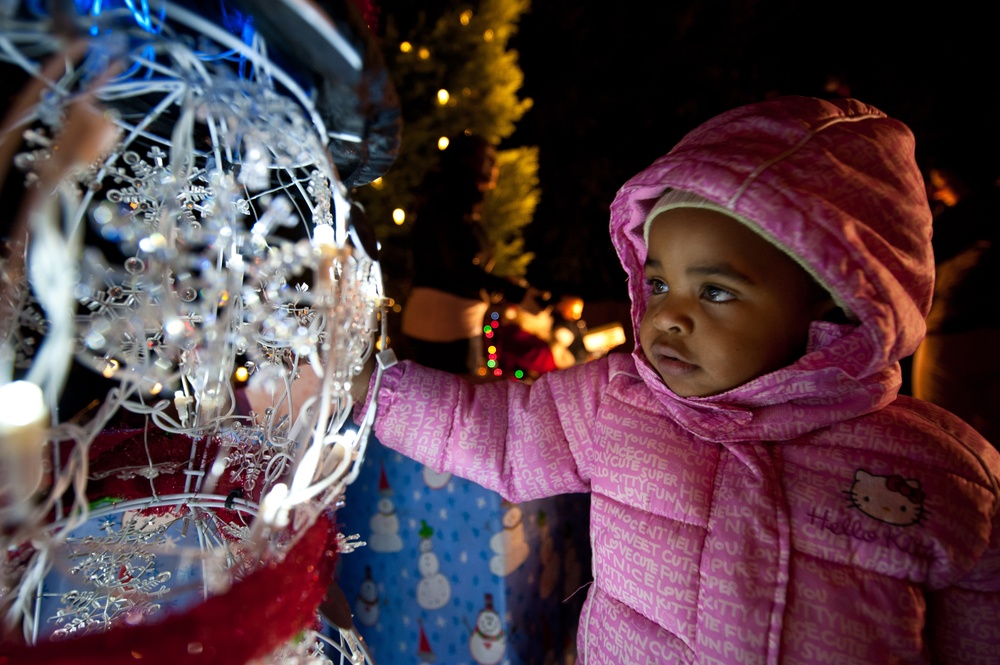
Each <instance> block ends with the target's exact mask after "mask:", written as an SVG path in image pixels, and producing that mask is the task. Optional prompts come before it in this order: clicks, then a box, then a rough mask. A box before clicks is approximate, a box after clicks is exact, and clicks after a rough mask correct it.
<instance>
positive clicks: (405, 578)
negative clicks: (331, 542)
mask: <svg viewBox="0 0 1000 665" xmlns="http://www.w3.org/2000/svg"><path fill="white" fill-rule="evenodd" d="M345 501H346V504H345V505H344V506H343V507H342V508H341V509H340V510H339V511H338V512H337V519H338V520H339V528H340V530H341V532H342V533H344V534H357V535H358V536H359V537H360V540H362V541H364V542H365V543H366V544H365V545H364V546H362V547H359V548H358V549H356V550H355V551H353V552H350V553H346V554H344V555H343V556H342V557H341V558H340V561H339V563H338V569H337V571H336V579H337V581H338V583H339V585H340V587H341V590H342V591H343V592H344V594H345V596H346V597H347V599H348V601H349V602H350V604H351V610H352V613H353V621H354V625H355V628H356V629H357V631H358V632H359V633H360V635H361V636H362V637H363V639H364V640H365V642H366V644H367V646H368V649H369V651H370V653H371V656H372V659H373V660H374V662H375V663H378V664H379V665H393V664H395V663H406V664H410V663H415V662H439V663H452V664H455V665H463V664H465V665H492V664H495V663H505V664H509V665H522V664H523V665H529V664H542V663H573V662H574V661H575V658H576V628H577V624H578V620H579V615H580V609H581V606H582V604H583V601H584V598H585V597H586V586H587V584H588V583H589V582H590V581H591V579H592V578H591V573H590V543H589V534H588V529H587V525H588V521H589V508H590V497H589V495H586V494H571V495H564V496H558V497H553V498H549V499H540V500H536V501H530V502H526V503H521V504H513V503H510V502H507V501H505V500H503V499H502V498H501V497H500V495H498V494H497V493H495V492H492V491H490V490H487V489H484V488H482V487H480V486H479V485H476V484H474V483H471V482H469V481H467V480H464V479H462V478H458V477H456V476H452V475H451V474H447V473H444V474H440V473H436V472H435V471H433V470H432V469H430V468H428V467H425V466H424V465H422V464H420V463H419V462H415V461H413V460H411V459H409V458H407V457H405V456H403V455H400V454H399V453H396V452H394V451H392V450H390V449H388V448H386V447H385V446H383V445H382V444H381V443H380V442H379V441H378V440H377V439H376V438H375V437H374V436H372V437H371V439H370V441H369V444H368V450H367V452H366V455H365V461H364V464H363V466H362V470H361V473H360V475H359V476H358V478H357V480H356V481H355V482H354V483H353V484H352V485H351V486H350V487H349V489H348V491H347V496H346V500H345Z"/></svg>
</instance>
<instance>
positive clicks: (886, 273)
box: [611, 97, 934, 440]
mask: <svg viewBox="0 0 1000 665" xmlns="http://www.w3.org/2000/svg"><path fill="white" fill-rule="evenodd" d="M667 189H678V190H682V191H685V192H689V193H692V194H695V195H697V196H699V197H701V198H703V199H705V200H707V201H708V202H709V204H710V205H712V206H713V207H716V206H717V207H718V209H719V210H721V211H723V212H727V213H730V214H731V215H732V216H733V217H735V218H737V219H739V220H741V221H743V223H745V224H747V225H748V226H750V227H751V228H752V229H753V230H755V231H756V232H757V233H759V234H761V235H762V236H763V237H764V238H766V239H767V240H769V241H770V242H773V243H774V244H776V245H777V246H779V247H780V248H782V249H783V250H784V251H785V252H786V253H788V254H789V255H791V256H792V258H794V259H795V260H796V261H797V262H798V263H800V264H801V265H803V266H804V267H805V268H806V269H807V270H808V271H809V272H810V273H812V274H813V275H814V277H816V278H817V280H818V281H819V282H820V283H821V284H823V285H824V286H825V287H826V288H827V289H828V290H829V291H830V292H831V294H833V296H834V298H835V299H836V300H837V301H838V302H839V303H840V304H842V305H844V306H846V307H847V308H848V309H849V310H850V311H851V313H852V314H853V316H854V317H855V318H856V320H857V321H858V323H857V325H851V326H846V325H844V326H840V325H836V324H829V323H819V322H817V323H815V324H814V325H813V336H812V339H811V340H810V345H809V349H808V351H807V353H806V355H805V356H803V357H802V358H801V359H799V360H798V361H796V362H795V363H793V364H792V365H790V366H788V367H786V368H782V369H779V370H777V371H776V372H772V373H771V374H767V375H765V376H763V377H758V378H757V379H754V380H752V381H750V382H748V383H747V384H744V385H742V386H738V387H736V388H733V389H731V390H729V391H727V392H725V393H722V394H720V395H713V396H710V397H701V398H681V397H678V396H677V395H675V394H674V393H672V392H671V391H670V390H669V389H668V388H667V387H666V386H665V385H664V384H663V382H662V381H661V380H660V378H659V375H658V374H657V372H656V371H655V369H653V367H652V366H651V365H650V364H649V363H648V362H647V361H646V359H645V357H644V356H643V353H642V349H641V347H640V345H639V335H638V330H639V322H640V320H641V318H642V315H643V313H644V312H645V310H646V303H647V297H648V293H647V289H646V286H645V281H644V276H643V263H644V262H645V260H646V245H645V242H644V239H643V227H644V223H645V220H646V217H647V215H648V214H649V212H650V210H651V209H652V207H653V205H654V204H655V203H656V201H657V200H658V199H659V198H660V196H661V195H662V194H663V193H664V192H665V191H666V190H667ZM931 221H932V220H931V211H930V208H929V206H928V204H927V195H926V190H925V188H924V182H923V178H922V175H921V173H920V170H919V168H918V166H917V163H916V160H915V158H914V139H913V134H912V132H911V131H910V130H909V128H907V127H906V125H904V124H903V123H901V122H899V121H897V120H894V119H892V118H889V117H888V116H886V115H885V113H883V112H881V111H880V110H878V109H876V108H874V107H872V106H869V105H867V104H864V103H862V102H860V101H857V100H853V99H839V100H821V99H813V98H809V97H781V98H777V99H772V100H769V101H765V102H761V103H757V104H750V105H747V106H743V107H739V108H736V109H733V110H731V111H728V112H726V113H723V114H721V115H719V116H716V117H715V118H713V119H711V120H709V121H707V122H705V123H704V124H702V125H700V126H699V127H697V128H696V129H694V130H693V131H691V132H690V133H689V134H687V135H686V136H685V137H684V138H683V139H682V140H681V141H680V142H679V143H678V144H677V145H676V146H675V147H674V148H673V149H672V150H671V151H670V152H669V153H668V154H666V155H664V156H663V157H661V158H659V159H657V160H656V161H655V162H654V163H653V164H652V165H650V166H649V167H648V168H646V169H644V170H643V171H642V172H640V173H639V174H637V175H636V176H635V177H633V178H632V179H630V180H629V181H628V182H626V183H625V184H624V185H623V186H622V187H621V189H620V190H619V191H618V194H617V196H616V197H615V200H614V202H613V203H612V205H611V238H612V242H613V243H614V246H615V249H616V251H617V252H618V256H619V258H620V260H621V262H622V265H623V267H624V268H625V271H626V272H627V274H628V288H629V296H630V298H631V301H632V324H633V327H634V330H635V340H636V346H635V350H634V352H633V355H634V356H635V359H636V363H637V365H638V368H639V372H640V374H641V375H642V377H643V379H644V380H645V382H646V383H647V384H648V385H650V386H651V387H653V389H654V392H656V393H657V394H658V395H659V397H660V399H661V401H662V402H663V403H664V404H665V405H666V406H667V407H668V409H669V410H670V411H671V412H673V413H674V415H675V416H676V417H678V418H679V419H681V420H683V421H685V423H686V424H687V425H688V426H689V427H693V428H694V429H695V430H696V431H697V430H698V429H699V428H701V429H703V430H704V432H705V434H706V435H711V438H715V439H718V438H719V437H720V436H722V437H723V438H726V437H730V438H733V440H743V439H749V438H754V437H757V438H760V437H763V438H769V439H782V438H789V437H791V436H796V435H798V434H801V433H803V432H805V431H809V430H811V429H815V428H816V427H819V426H822V425H825V424H828V423H830V422H834V421H837V420H843V419H844V418H846V417H850V416H852V415H860V414H861V413H865V412H868V411H871V410H874V409H876V408H880V407H881V406H882V405H884V404H886V403H888V402H889V401H891V400H892V399H894V397H895V395H896V392H897V391H898V388H899V385H900V383H901V380H900V376H901V374H900V370H899V364H898V361H899V360H900V359H901V358H904V357H906V356H908V355H910V354H911V353H913V352H914V351H915V350H916V347H917V345H918V344H919V343H920V340H921V339H923V336H924V332H925V324H924V318H925V317H926V315H927V313H928V310H929V308H930V302H931V296H932V293H933V286H934V264H933V256H932V251H931V242H930V238H931ZM804 382H808V385H809V386H810V388H809V390H808V393H807V394H806V396H801V395H802V394H803V393H802V386H803V385H804ZM792 414H795V415H794V416H793V415H792ZM709 416H710V417H709ZM768 423H769V424H768ZM727 432H728V434H727Z"/></svg>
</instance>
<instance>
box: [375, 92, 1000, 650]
mask: <svg viewBox="0 0 1000 665" xmlns="http://www.w3.org/2000/svg"><path fill="white" fill-rule="evenodd" d="M667 187H674V188H678V189H683V190H685V191H691V192H694V193H696V194H699V195H700V196H702V197H705V198H707V199H709V200H710V201H712V202H714V203H716V204H718V205H720V206H724V207H727V208H729V209H730V210H733V211H734V212H736V213H738V214H739V215H740V216H741V217H742V218H744V219H745V220H747V221H748V222H749V223H751V224H753V225H756V227H757V230H758V231H759V232H761V233H763V234H764V235H765V236H767V237H769V238H771V239H772V240H773V241H774V242H776V243H778V244H779V245H780V246H782V247H784V248H785V249H786V251H788V252H790V253H792V254H794V255H796V256H797V257H798V258H799V259H800V260H802V261H803V262H804V263H806V264H807V265H809V266H810V267H811V268H812V269H813V271H814V272H815V273H816V274H817V275H818V276H819V278H820V279H821V281H823V282H824V283H825V284H826V285H827V286H828V287H829V288H831V290H833V291H835V292H836V294H837V295H838V297H839V298H840V299H841V301H842V302H843V303H844V304H846V305H847V306H848V307H849V308H850V310H851V311H852V312H854V313H855V314H856V315H857V317H858V319H859V321H860V323H859V324H858V325H856V326H847V325H837V324H830V323H816V324H814V326H813V330H812V336H811V340H810V347H809V351H808V352H807V354H806V355H805V356H803V357H802V358H801V359H800V360H798V361H797V362H795V363H794V364H792V365H790V366H788V367H785V368H783V369H780V370H778V371H776V372H773V373H771V374H768V375H765V376H762V377H759V378H757V379H755V380H753V381H750V382H749V383H747V384H745V385H743V386H739V387H737V388H734V389H732V390H730V391H728V392H726V393H725V394H722V395H715V396H712V397H704V398H680V397H678V396H676V395H674V394H673V393H671V392H670V391H669V390H668V389H667V388H666V387H665V386H664V385H663V383H662V382H661V381H660V380H659V378H658V376H657V375H656V372H655V371H654V370H653V368H652V367H651V366H650V365H649V364H648V363H647V362H646V360H645V359H644V358H643V356H642V352H641V350H640V349H638V348H637V349H636V350H635V351H634V352H633V353H632V354H631V355H629V354H627V353H612V354H611V355H609V356H608V357H606V358H603V359H601V360H599V361H594V362H590V363H586V364H583V365H579V366H576V367H573V368H571V369H568V370H564V371H556V372H551V373H549V374H546V375H544V376H542V378H541V379H539V380H538V381H537V382H535V383H534V384H532V385H531V386H528V385H524V384H520V383H515V382H507V381H505V382H498V383H488V384H476V385H473V384H468V383H465V382H463V381H461V380H460V379H459V378H457V377H454V376H451V375H448V374H445V373H442V372H436V371H433V370H428V369H425V368H422V367H419V366H417V365H414V364H412V363H408V362H404V363H401V364H399V365H397V366H396V367H393V368H391V369H390V370H389V371H388V373H387V374H386V375H385V377H384V379H383V384H382V390H381V392H380V395H379V412H378V417H377V420H376V430H375V431H376V434H377V436H378V438H379V439H380V440H381V441H382V442H383V443H385V444H386V445H388V446H390V447H392V448H395V449H396V450H399V451H401V452H403V453H404V454H406V455H408V456H410V457H413V458H414V459H416V460H418V461H420V462H423V463H424V464H427V465H429V466H431V467H433V468H434V469H437V470H439V471H440V470H448V471H451V472H453V473H455V474H457V475H460V476H463V477H465V478H469V479H471V480H473V481H475V482H477V483H480V484H482V485H484V486H486V487H489V488H491V489H494V490H496V491H498V492H500V493H501V494H502V495H503V496H504V497H505V498H507V499H509V500H510V501H515V502H519V501H526V500H530V499H535V498H539V497H544V496H551V495H554V494H559V493H569V492H589V493H591V496H592V502H591V535H590V538H591V544H592V548H593V573H594V578H595V581H594V584H593V585H592V586H591V588H590V590H589V595H588V598H587V601H586V604H585V606H584V609H583V615H582V617H581V622H580V631H579V635H578V646H579V651H580V662H581V663H585V664H588V665H605V664H609V663H727V664H728V663H733V664H735V663H762V664H763V663H770V664H776V663H784V664H793V663H837V664H857V665H862V664H864V665H871V664H872V663H931V662H935V663H997V662H1000V517H998V510H1000V488H998V485H997V479H996V478H997V476H998V475H1000V456H998V454H997V453H996V451H995V449H994V448H993V447H992V446H990V445H989V444H988V443H987V442H986V441H984V440H983V439H982V438H981V437H980V436H979V435H978V434H976V433H975V432H974V431H973V430H972V429H971V428H969V427H968V426H967V425H965V424H964V423H963V422H961V421H960V420H958V419H957V418H955V417H954V416H951V415H950V414H948V413H947V412H945V411H943V410H941V409H938V408H936V407H934V406H932V405H929V404H926V403H923V402H919V401H916V400H913V399H909V398H907V397H897V391H898V389H899V385H900V370H899V365H898V360H899V359H900V358H903V357H905V356H907V355H909V354H910V353H912V352H913V350H914V349H915V347H916V345H917V344H918V343H919V341H920V339H921V337H922V335H923V330H924V328H923V316H924V315H925V314H926V312H927V309H928V306H929V299H930V296H931V289H932V282H933V266H932V259H931V256H930V245H929V237H930V235H929V234H930V222H931V220H930V213H929V211H928V209H927V202H926V198H925V195H924V189H923V184H922V181H921V178H920V174H919V172H918V170H917V168H916V165H915V163H914V161H913V141H912V136H911V134H910V132H909V130H907V129H906V127H905V126H903V125H902V124H900V123H898V122H895V121H893V120H891V119H888V118H886V117H885V116H884V115H883V114H882V113H880V112H879V111H878V110H876V109H873V108H871V107H868V106H865V105H863V104H861V103H859V102H856V101H853V100H840V101H837V102H827V101H820V100H814V99H806V98H784V99H778V100H773V101H769V102H764V103H762V104H756V105H751V106H748V107H743V108H740V109H736V110H734V111H732V112H730V113H728V114H724V115H723V116H720V117H718V118H716V119H714V120H711V121H709V122H708V123H706V124H704V125H703V126H701V127H699V128H698V129H696V130H695V131H693V132H692V133H691V134H689V135H688V136H687V137H685V139H683V140H682V141H681V143H680V144H679V145H678V146H677V147H676V148H675V149H674V150H673V151H671V153H670V154H668V155H666V156H665V157H663V158H661V159H660V160H657V162H655V163H654V164H653V165H652V166H650V167H649V168H648V169H646V170H645V171H643V172H642V173H640V174H638V175H637V176H636V177H635V178H633V179H632V180H630V181H629V182H628V183H626V184H625V185H624V186H623V187H622V188H621V190H620V191H619V194H618V196H617V198H616V199H615V202H614V204H613V205H612V209H611V233H612V239H613V242H614V244H615V247H616V249H617V250H618V252H619V256H620V257H621V259H622V263H623V265H624V267H625V269H626V272H627V273H628V276H629V286H630V292H631V296H632V298H633V316H634V319H635V320H634V322H633V323H634V324H637V323H638V319H639V317H640V316H641V313H642V311H643V309H644V307H645V300H644V298H645V295H644V292H645V289H644V287H643V284H642V281H643V278H642V271H641V266H642V262H643V260H644V259H645V247H644V246H643V243H642V224H643V221H644V219H645V215H646V211H648V210H649V207H650V206H651V205H652V203H653V202H655V200H656V199H657V198H659V196H660V195H661V194H662V193H663V191H664V189H665V188H667Z"/></svg>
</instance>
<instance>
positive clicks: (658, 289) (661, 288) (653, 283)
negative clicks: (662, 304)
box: [646, 277, 669, 295]
mask: <svg viewBox="0 0 1000 665" xmlns="http://www.w3.org/2000/svg"><path fill="white" fill-rule="evenodd" d="M646 286H648V287H649V292H650V293H652V294H653V295H656V294H660V293H666V292H667V291H669V289H668V288H667V285H666V284H665V283H664V282H663V280H660V279H657V278H656V277H648V278H646Z"/></svg>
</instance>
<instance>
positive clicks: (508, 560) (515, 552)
mask: <svg viewBox="0 0 1000 665" xmlns="http://www.w3.org/2000/svg"><path fill="white" fill-rule="evenodd" d="M503 505H504V506H505V507H506V508H507V511H506V512H505V513H504V514H503V531H501V532H499V533H495V534H493V536H492V537H491V538H490V549H491V550H493V553H494V555H493V558H492V559H490V572H491V573H493V574H494V575H497V576H499V577H506V576H507V575H510V574H511V573H512V572H514V571H515V570H517V568H518V566H520V565H521V564H522V563H524V562H525V561H526V560H527V559H528V554H530V552H531V550H530V548H529V547H528V543H527V542H525V539H524V524H523V523H522V513H521V508H520V507H519V506H517V505H515V504H512V503H509V502H507V501H504V502H503Z"/></svg>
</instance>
